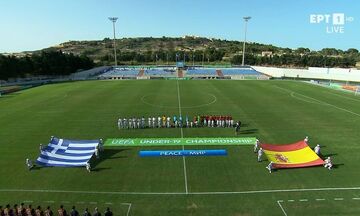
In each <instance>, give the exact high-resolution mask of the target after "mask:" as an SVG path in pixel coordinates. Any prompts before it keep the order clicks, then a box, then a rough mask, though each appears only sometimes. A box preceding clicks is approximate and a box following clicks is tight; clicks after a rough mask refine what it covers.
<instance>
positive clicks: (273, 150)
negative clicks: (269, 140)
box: [261, 141, 324, 168]
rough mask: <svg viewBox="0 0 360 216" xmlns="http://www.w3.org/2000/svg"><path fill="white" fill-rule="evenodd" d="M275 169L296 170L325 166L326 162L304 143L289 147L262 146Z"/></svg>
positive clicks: (300, 142)
mask: <svg viewBox="0 0 360 216" xmlns="http://www.w3.org/2000/svg"><path fill="white" fill-rule="evenodd" d="M261 147H262V148H263V150H264V153H265V155H266V157H267V158H268V160H269V161H272V162H273V163H274V167H275V168H295V167H309V166H319V165H323V164H324V161H323V160H322V159H321V158H320V157H319V156H318V155H317V154H316V153H315V152H314V151H313V150H312V149H311V148H310V147H309V146H308V145H307V144H306V143H305V142H304V141H299V142H297V143H293V144H288V145H273V144H261Z"/></svg>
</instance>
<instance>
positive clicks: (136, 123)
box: [117, 115, 235, 129]
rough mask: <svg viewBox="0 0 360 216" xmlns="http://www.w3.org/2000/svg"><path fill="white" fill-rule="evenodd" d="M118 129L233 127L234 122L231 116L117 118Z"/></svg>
mask: <svg viewBox="0 0 360 216" xmlns="http://www.w3.org/2000/svg"><path fill="white" fill-rule="evenodd" d="M117 125H118V128H119V129H144V128H171V127H175V128H176V127H180V128H181V127H187V128H192V127H234V126H235V124H234V120H233V118H232V116H220V115H205V116H204V115H203V116H200V115H198V116H194V117H193V119H189V117H188V116H185V119H183V117H182V116H179V117H177V116H176V115H174V116H173V117H172V118H171V117H170V116H165V115H163V116H158V117H147V118H145V117H144V116H143V117H141V118H136V117H133V118H119V119H118V122H117Z"/></svg>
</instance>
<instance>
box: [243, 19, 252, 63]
mask: <svg viewBox="0 0 360 216" xmlns="http://www.w3.org/2000/svg"><path fill="white" fill-rule="evenodd" d="M243 19H244V21H245V38H244V43H243V52H242V53H243V56H242V64H241V65H242V66H244V64H245V44H246V32H247V23H248V21H249V20H250V19H251V17H250V16H247V17H243Z"/></svg>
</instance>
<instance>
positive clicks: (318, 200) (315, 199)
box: [315, 199, 325, 201]
mask: <svg viewBox="0 0 360 216" xmlns="http://www.w3.org/2000/svg"><path fill="white" fill-rule="evenodd" d="M315 200H316V201H325V199H315Z"/></svg>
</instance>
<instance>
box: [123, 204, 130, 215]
mask: <svg viewBox="0 0 360 216" xmlns="http://www.w3.org/2000/svg"><path fill="white" fill-rule="evenodd" d="M121 205H127V206H128V210H127V212H126V216H129V215H130V210H131V205H132V204H131V203H121Z"/></svg>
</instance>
